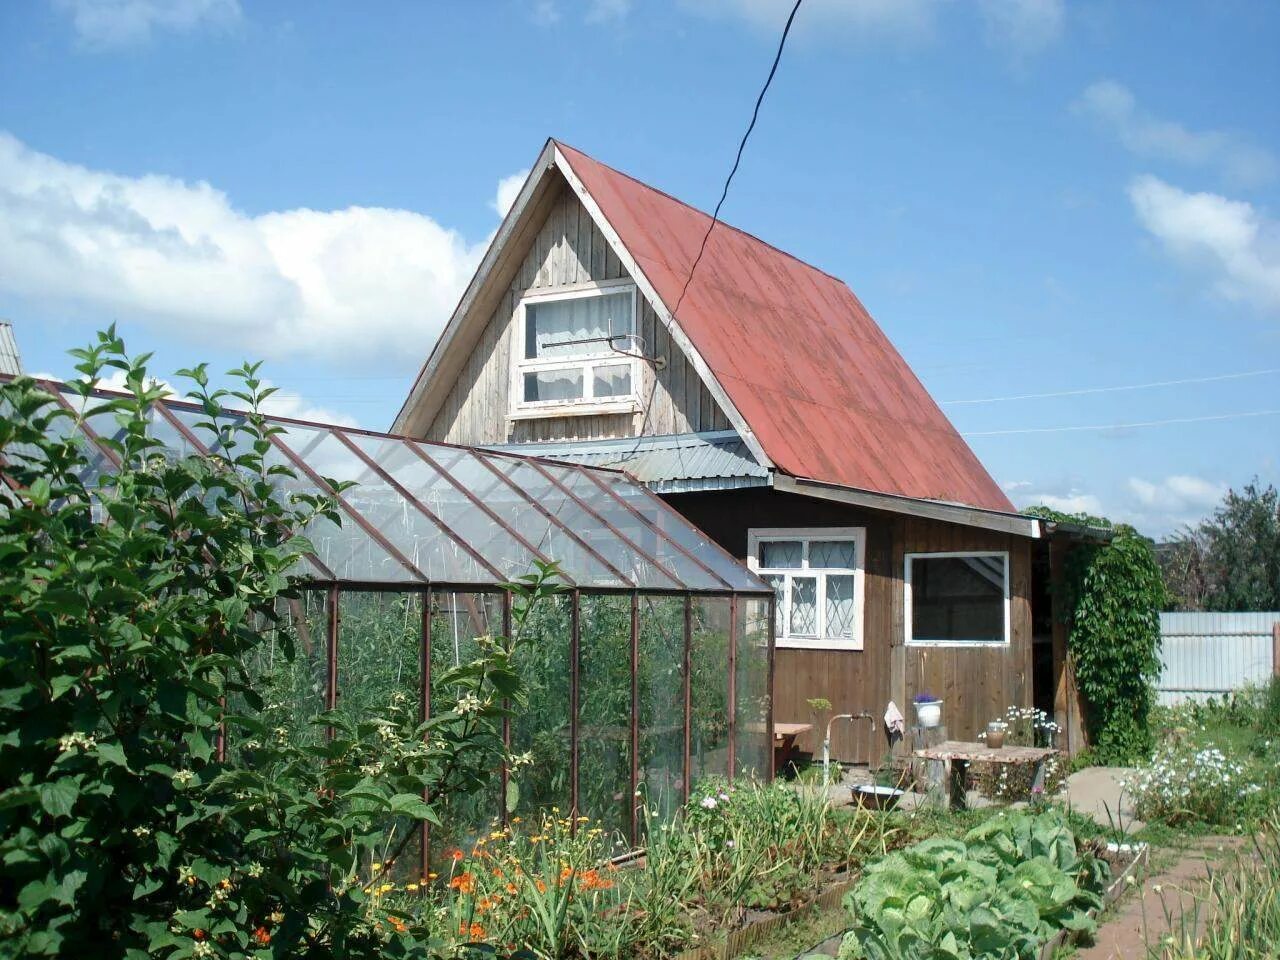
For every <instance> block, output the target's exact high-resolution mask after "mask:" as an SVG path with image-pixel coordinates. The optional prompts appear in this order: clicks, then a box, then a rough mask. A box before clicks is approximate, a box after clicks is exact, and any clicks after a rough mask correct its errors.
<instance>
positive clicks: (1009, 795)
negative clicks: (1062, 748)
mask: <svg viewBox="0 0 1280 960" xmlns="http://www.w3.org/2000/svg"><path fill="white" fill-rule="evenodd" d="M994 722H996V723H1003V724H1004V726H1005V740H1004V742H1005V745H1006V746H1022V747H1054V746H1055V745H1056V743H1057V737H1058V725H1057V724H1056V723H1055V722H1054V721H1053V720H1051V719H1050V718H1049V715H1048V714H1047V713H1045V712H1044V711H1043V710H1038V709H1036V708H1035V707H1018V706H1010V707H1007V708H1006V709H1005V711H1004V714H1003V715H1002V716H1001V717H1000V718H999V719H998V720H996V721H994ZM986 737H987V734H986V732H985V731H984V732H982V733H980V734H978V739H980V740H985V739H986ZM1067 772H1068V771H1067V764H1066V760H1065V759H1064V758H1063V756H1062V754H1060V753H1054V754H1052V755H1051V756H1049V757H1048V758H1047V759H1046V760H1045V762H1044V783H1043V784H1042V789H1041V790H1039V791H1036V790H1035V788H1034V783H1035V775H1036V765H1035V764H1033V763H1019V764H1009V763H981V762H977V761H975V762H974V763H972V764H971V765H970V767H969V778H970V783H971V784H972V787H973V789H975V790H977V791H979V792H980V793H981V794H982V795H983V796H984V797H987V798H988V799H990V800H1003V801H1005V802H1009V803H1013V802H1016V801H1019V800H1040V799H1043V798H1044V797H1052V796H1053V795H1054V794H1056V793H1057V792H1058V791H1059V790H1060V789H1062V784H1063V781H1065V780H1066V779H1067Z"/></svg>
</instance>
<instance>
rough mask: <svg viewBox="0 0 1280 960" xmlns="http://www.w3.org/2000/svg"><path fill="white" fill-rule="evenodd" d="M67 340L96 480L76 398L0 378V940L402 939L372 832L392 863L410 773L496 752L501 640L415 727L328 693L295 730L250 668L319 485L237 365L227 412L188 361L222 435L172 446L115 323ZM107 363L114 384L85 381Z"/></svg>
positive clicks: (427, 780) (364, 950)
mask: <svg viewBox="0 0 1280 960" xmlns="http://www.w3.org/2000/svg"><path fill="white" fill-rule="evenodd" d="M75 356H77V358H78V359H79V360H80V363H79V364H78V366H77V369H78V370H79V371H80V372H81V373H82V374H83V379H82V380H80V381H77V382H75V383H72V384H70V385H69V386H70V389H71V390H72V391H74V392H75V393H77V394H79V398H80V402H81V403H82V404H83V405H84V408H85V410H84V416H93V417H95V422H96V423H97V424H98V426H99V427H104V426H109V427H110V429H109V430H106V429H104V430H100V431H99V432H100V433H101V434H102V435H103V440H102V443H103V444H104V445H105V446H106V447H107V448H108V449H109V450H110V451H111V453H112V455H113V458H114V459H116V460H118V461H119V464H120V465H119V468H118V469H117V470H115V471H114V472H104V473H102V474H101V476H100V479H99V480H97V481H96V482H95V484H94V485H93V486H89V485H87V484H86V480H85V479H84V478H85V477H91V476H97V474H96V471H94V470H93V469H91V468H90V458H91V457H92V456H97V455H98V454H94V453H93V452H92V451H91V450H90V449H87V447H86V444H85V442H84V441H82V440H81V439H78V438H77V431H76V430H75V429H74V422H73V421H76V420H78V419H80V417H79V416H77V415H75V414H72V413H70V412H69V411H67V410H65V409H64V408H63V407H62V406H61V405H60V404H58V403H57V402H56V401H55V399H54V398H53V397H51V396H50V395H49V394H47V393H46V392H45V391H43V390H42V389H41V388H39V387H38V386H37V385H36V384H35V383H34V382H33V381H31V380H28V379H19V380H16V381H14V382H11V383H6V384H3V385H0V412H2V413H3V415H2V416H0V455H2V457H3V459H2V460H0V463H3V472H4V475H5V479H6V481H7V485H0V858H2V859H3V863H4V870H3V874H2V877H0V953H3V954H5V955H10V956H13V955H23V956H40V955H44V956H95V957H99V956H107V957H125V956H127V957H139V958H141V957H164V958H170V957H171V958H182V957H188V956H227V957H239V956H246V955H250V954H259V955H267V954H270V955H274V956H280V957H283V956H289V957H308V958H331V957H343V958H373V957H380V958H381V957H395V956H409V955H417V956H421V955H424V947H423V946H422V945H421V942H420V941H418V940H417V939H415V937H414V930H413V929H411V928H410V927H409V926H408V925H406V924H404V923H403V922H401V921H399V919H397V920H396V921H395V922H392V921H391V919H390V917H389V916H388V915H386V913H385V912H384V911H382V910H381V909H380V908H379V906H378V904H377V901H376V899H375V898H371V897H370V895H369V891H370V890H371V889H372V888H374V887H375V886H376V885H377V884H379V882H380V881H381V880H382V879H383V877H382V872H383V871H384V870H385V865H384V867H382V868H377V869H375V868H370V867H369V866H368V865H369V864H370V862H371V858H370V854H371V852H372V851H373V850H374V849H378V850H380V851H381V850H386V851H388V852H389V854H390V856H389V857H387V861H388V863H390V861H391V860H393V859H394V858H395V857H396V856H398V855H399V854H400V853H402V852H403V851H405V850H406V849H407V846H408V844H409V843H410V841H411V840H412V839H413V837H415V836H416V835H417V833H418V830H417V827H418V826H419V825H420V824H421V823H422V822H423V821H426V820H435V819H437V814H436V812H435V809H434V806H433V805H432V804H427V803H425V802H424V801H423V794H424V790H430V792H431V794H430V795H431V796H432V798H433V804H434V803H435V802H436V798H440V797H449V796H451V795H453V794H457V793H465V792H466V791H467V790H469V789H471V788H473V787H474V786H475V785H476V784H477V783H479V782H480V781H481V780H482V779H483V778H485V777H487V776H488V774H489V772H490V771H492V769H493V768H494V766H495V765H496V763H497V762H498V761H499V759H501V758H502V757H503V756H504V755H505V754H504V751H503V745H502V738H501V720H502V718H503V716H504V715H506V711H505V710H504V709H503V708H502V706H501V703H502V698H503V697H509V698H512V699H516V700H518V698H519V696H520V687H519V681H518V678H517V676H516V674H515V673H514V671H513V670H512V669H511V668H510V658H511V653H512V649H513V645H512V643H511V641H509V640H507V639H506V638H494V639H493V640H491V641H490V642H489V643H488V645H487V646H486V648H485V649H484V651H483V653H482V656H481V657H480V658H479V659H477V660H476V661H475V662H472V663H469V664H467V665H465V666H464V667H462V668H460V669H459V670H456V671H453V672H452V673H450V674H449V675H447V676H446V677H445V678H442V682H444V683H446V684H448V685H450V686H451V687H452V688H453V689H454V690H456V691H457V697H456V698H455V700H456V702H457V704H458V705H457V708H456V709H454V710H450V711H444V712H443V713H441V714H439V715H438V716H435V717H434V718H433V719H432V721H431V722H430V723H429V724H426V725H422V726H420V725H418V724H417V723H416V718H415V717H414V716H413V711H411V710H407V709H406V710H403V711H401V712H400V713H399V714H397V713H395V712H394V711H391V712H388V713H385V714H384V713H379V714H374V715H366V716H345V715H343V713H342V712H341V711H337V712H334V713H333V714H321V715H319V716H316V717H313V718H311V721H312V724H313V725H318V726H319V727H320V728H323V727H325V726H331V727H332V728H333V730H334V735H333V737H332V738H326V737H324V736H312V737H295V736H292V735H291V731H290V726H291V725H295V726H296V724H294V720H293V719H290V717H288V716H286V715H285V714H286V713H290V711H291V710H292V709H293V708H292V706H291V705H290V704H277V705H275V706H277V707H284V708H285V713H278V712H267V713H264V712H263V708H264V703H263V701H262V698H261V697H260V695H259V693H258V692H257V691H255V689H254V686H255V683H254V682H253V681H255V680H258V679H261V677H255V676H254V675H253V674H252V673H251V665H253V664H258V665H259V666H260V665H261V662H262V658H261V657H260V656H258V654H260V653H261V652H262V650H263V649H264V645H265V644H267V643H268V642H270V643H278V644H279V649H278V652H279V654H280V659H281V662H283V663H288V662H289V661H292V660H293V659H294V658H295V650H294V638H293V636H292V632H291V631H290V630H288V629H278V630H277V629H276V626H277V624H278V612H277V602H278V601H280V600H284V601H285V602H286V604H287V602H288V601H289V600H290V599H295V598H297V596H298V591H297V586H296V584H295V583H294V581H293V579H292V578H291V576H290V571H291V570H292V569H293V568H294V566H295V564H297V563H298V561H299V560H300V558H301V557H302V556H303V555H304V553H305V552H307V551H308V550H309V549H310V548H309V545H308V544H307V543H306V541H305V540H302V539H300V538H298V537H296V536H295V535H294V534H295V531H297V530H299V529H302V528H303V526H304V525H305V524H306V523H307V522H308V521H309V520H311V519H312V518H314V517H319V516H323V517H328V518H329V519H330V520H332V521H333V522H338V519H339V518H338V516H337V514H336V513H335V511H334V508H333V505H332V503H331V502H330V501H329V500H328V499H327V498H324V497H319V496H308V495H304V494H297V493H294V494H291V495H283V496H282V495H280V494H279V493H278V492H277V488H276V487H275V481H277V480H278V479H281V478H284V479H287V474H288V471H287V470H284V469H283V468H282V467H280V466H277V465H272V461H271V460H270V459H269V456H268V455H269V453H270V451H271V449H272V444H271V435H272V432H273V430H274V429H276V428H273V427H272V426H270V425H269V424H268V423H267V422H266V421H265V419H264V418H263V417H262V416H260V415H259V414H258V413H257V411H258V409H259V407H260V404H261V403H262V401H263V400H264V399H265V398H266V397H267V396H268V395H269V393H270V390H269V389H267V388H265V387H264V386H263V385H262V383H261V381H260V380H259V379H258V377H257V373H256V368H255V367H249V366H246V367H245V368H243V369H241V370H239V371H236V372H235V374H236V375H237V376H238V377H239V379H240V381H241V383H242V387H241V389H239V390H237V391H236V392H235V393H233V394H231V395H230V396H231V397H234V398H235V399H236V400H238V401H239V402H240V403H242V404H244V405H246V406H248V407H249V408H250V411H251V412H250V413H249V415H248V416H246V417H242V418H241V417H230V416H227V415H225V414H224V412H223V410H222V403H223V401H224V400H226V399H228V395H227V394H226V393H225V392H224V391H210V390H209V389H208V387H207V378H206V374H205V371H204V368H203V367H197V368H195V369H194V370H191V371H185V375H186V376H188V377H189V378H190V379H191V380H192V381H193V383H194V388H193V391H192V393H191V396H192V398H193V399H194V400H195V401H196V402H197V403H198V404H199V405H200V406H201V408H202V410H203V412H204V422H203V423H202V425H201V426H200V427H199V431H200V432H201V433H203V434H204V436H205V439H206V441H207V442H208V443H209V445H211V446H213V447H215V448H216V449H218V450H219V451H220V452H219V454H218V455H216V456H214V457H212V458H208V459H205V458H197V457H186V456H181V455H179V454H177V453H176V452H175V451H173V450H172V449H168V448H165V447H164V446H163V445H162V444H161V443H159V442H158V441H157V440H156V439H154V438H153V436H152V435H151V432H150V430H149V423H150V418H151V416H152V415H153V407H154V405H155V404H156V402H157V400H158V399H159V398H160V396H161V394H162V391H161V390H160V389H159V388H157V387H155V386H153V385H148V381H147V378H146V370H145V366H144V362H145V358H142V359H140V360H138V361H130V360H129V359H128V358H127V356H126V355H125V352H124V347H123V344H122V343H121V342H120V341H119V340H118V339H117V338H116V337H115V335H114V333H113V332H108V333H106V334H102V335H100V337H99V342H98V344H97V345H96V346H94V347H93V348H91V349H87V350H80V351H75ZM107 368H117V369H119V370H122V371H124V373H125V383H126V387H127V390H128V393H129V395H128V396H127V397H124V398H113V399H110V400H105V401H102V400H96V399H94V398H93V397H92V396H91V390H92V387H93V385H94V384H95V383H96V382H97V381H98V379H99V377H100V376H101V374H102V372H103V371H104V370H105V369H107ZM549 575H550V571H546V570H544V571H541V572H540V573H539V575H537V576H535V577H534V578H533V580H532V581H531V583H530V585H529V586H528V589H527V590H526V591H525V596H524V599H523V600H522V602H521V603H519V604H517V620H518V621H519V618H520V617H521V616H523V615H524V612H523V611H525V610H527V609H528V608H529V607H530V606H531V605H532V604H533V602H534V600H536V599H537V597H539V596H540V595H541V593H542V592H543V591H544V590H545V588H546V584H545V578H546V576H549ZM268 638H270V640H269V639H268ZM268 659H270V658H268ZM255 669H256V668H255ZM294 679H296V678H294ZM292 683H293V680H292V679H289V680H287V681H286V680H282V681H281V682H280V684H279V685H278V686H277V687H273V688H272V689H279V690H290V689H293V687H292V686H291V684H292ZM304 685H305V683H304ZM224 702H225V703H228V704H232V705H235V706H233V707H232V708H231V709H227V708H225V707H224ZM224 725H225V730H226V736H227V738H228V740H229V741H230V745H231V750H230V752H229V757H230V759H229V760H227V761H225V762H224V761H223V760H222V759H221V758H220V751H219V750H218V747H217V739H216V738H217V732H218V731H219V729H220V728H223V727H224ZM388 831H393V832H394V839H393V840H392V842H391V843H390V844H388V843H387V834H388Z"/></svg>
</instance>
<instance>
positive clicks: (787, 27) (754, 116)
mask: <svg viewBox="0 0 1280 960" xmlns="http://www.w3.org/2000/svg"><path fill="white" fill-rule="evenodd" d="M803 2H804V0H796V2H795V5H794V6H793V7H792V8H791V13H789V14H788V15H787V22H786V23H785V24H784V25H783V27H782V36H781V37H779V38H778V49H777V51H776V52H775V53H774V55H773V63H772V64H771V65H770V66H769V75H768V76H767V77H765V80H764V86H762V87H761V88H760V93H759V95H758V96H757V97H756V104H755V106H754V107H753V108H752V110H751V122H750V123H749V124H747V129H746V131H745V132H744V133H743V134H742V139H741V140H740V141H738V152H737V154H736V155H735V156H734V158H733V167H732V168H731V169H730V170H729V175H728V176H727V177H725V179H724V188H723V189H722V190H721V191H720V199H719V200H718V201H716V208H715V210H714V211H712V213H711V222H710V223H709V224H707V232H706V233H704V234H703V235H702V244H701V246H699V247H698V255H697V256H696V257H694V258H693V265H692V266H691V267H689V273H688V275H687V276H686V277H685V278H684V286H683V287H682V288H681V289H680V296H679V297H677V298H676V304H675V306H674V307H672V308H671V319H672V320H675V319H676V317H677V316H678V315H679V313H680V305H681V304H682V303H684V295H685V294H686V293H688V292H689V284H691V283H693V275H694V274H695V273H696V272H697V270H698V264H699V263H701V262H702V255H703V254H704V253H705V252H706V250H707V241H708V240H710V239H711V231H712V230H714V229H715V228H716V224H717V223H719V222H720V208H721V207H723V206H724V201H725V198H727V197H728V196H729V185H730V184H731V183H733V177H734V174H736V173H737V172H738V166H739V165H740V164H741V163H742V152H743V151H744V150H745V149H746V147H747V140H748V138H750V136H751V131H752V130H754V129H755V128H756V120H758V119H759V118H760V105H761V104H762V103H764V95H765V94H766V93H768V92H769V87H770V85H772V83H773V78H774V75H775V74H777V72H778V64H779V63H781V62H782V51H783V48H784V47H786V45H787V36H788V34H790V33H791V25H792V24H793V23H795V19H796V14H797V13H799V12H800V4H801V3H803ZM657 389H658V376H657V373H656V372H655V374H654V377H653V385H652V387H650V390H649V399H648V401H647V402H646V403H645V408H644V417H643V418H642V419H641V421H640V429H639V431H638V432H637V433H636V443H635V446H633V447H632V448H631V450H630V451H629V452H628V453H627V455H626V456H625V457H621V458H620V459H618V460H615V461H614V463H626V462H627V461H628V460H630V459H631V458H633V457H634V456H635V455H636V451H638V450H639V449H640V444H641V443H642V442H643V440H644V431H645V428H646V427H648V425H649V413H650V411H651V410H652V409H653V398H654V396H655V395H656V393H657Z"/></svg>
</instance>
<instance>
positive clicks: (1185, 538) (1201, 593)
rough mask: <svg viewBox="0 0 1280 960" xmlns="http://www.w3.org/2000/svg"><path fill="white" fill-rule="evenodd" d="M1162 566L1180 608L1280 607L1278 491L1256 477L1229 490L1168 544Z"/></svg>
mask: <svg viewBox="0 0 1280 960" xmlns="http://www.w3.org/2000/svg"><path fill="white" fill-rule="evenodd" d="M1161 568H1162V570H1163V573H1164V577H1165V581H1166V583H1167V584H1168V586H1169V592H1170V594H1171V595H1172V597H1173V599H1174V601H1175V603H1176V605H1177V606H1178V607H1179V608H1180V609H1191V610H1197V609H1200V610H1222V611H1233V610H1255V611H1263V610H1280V492H1277V490H1276V488H1275V487H1274V486H1271V485H1267V486H1266V487H1263V486H1261V485H1260V484H1259V482H1258V481H1257V479H1255V480H1253V481H1252V482H1250V483H1248V484H1245V486H1244V488H1243V489H1242V490H1240V491H1239V492H1236V491H1235V490H1229V491H1228V492H1227V495H1226V497H1225V498H1224V499H1223V502H1222V505H1221V506H1219V507H1218V508H1217V509H1216V510H1215V511H1214V513H1213V516H1212V517H1210V518H1209V519H1207V520H1204V521H1202V522H1201V523H1200V524H1198V525H1197V526H1195V527H1192V528H1189V529H1187V530H1186V531H1185V532H1184V533H1183V534H1182V535H1181V536H1179V537H1177V538H1176V539H1175V540H1174V542H1173V543H1172V544H1170V545H1168V546H1167V547H1166V548H1165V550H1164V551H1163V552H1162V556H1161Z"/></svg>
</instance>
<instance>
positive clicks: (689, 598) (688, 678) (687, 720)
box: [680, 593, 693, 803]
mask: <svg viewBox="0 0 1280 960" xmlns="http://www.w3.org/2000/svg"><path fill="white" fill-rule="evenodd" d="M692 668H693V594H690V593H686V594H685V595H684V776H683V777H682V778H681V790H680V794H681V796H682V797H683V798H684V802H685V803H688V802H689V780H690V779H691V778H692V776H693V749H692V748H693V669H692Z"/></svg>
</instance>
